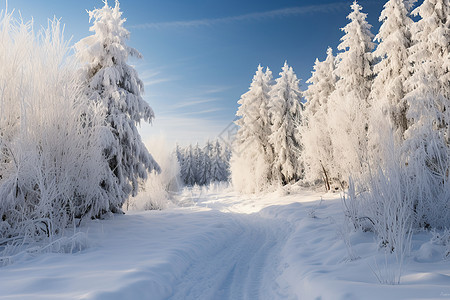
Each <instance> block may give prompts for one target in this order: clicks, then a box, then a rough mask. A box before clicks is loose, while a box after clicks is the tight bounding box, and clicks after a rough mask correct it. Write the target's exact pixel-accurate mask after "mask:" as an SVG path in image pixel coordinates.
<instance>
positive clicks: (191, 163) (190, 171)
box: [180, 145, 196, 186]
mask: <svg viewBox="0 0 450 300" xmlns="http://www.w3.org/2000/svg"><path fill="white" fill-rule="evenodd" d="M183 157H184V158H183V163H182V164H181V170H180V174H181V177H182V179H183V181H184V183H185V184H186V185H188V186H193V185H194V184H195V183H196V177H195V176H196V174H195V172H196V167H195V164H196V160H195V155H194V149H193V147H192V145H189V147H187V148H185V149H184V155H183Z"/></svg>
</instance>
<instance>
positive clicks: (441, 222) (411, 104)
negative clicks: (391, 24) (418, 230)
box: [402, 0, 450, 227]
mask: <svg viewBox="0 0 450 300" xmlns="http://www.w3.org/2000/svg"><path fill="white" fill-rule="evenodd" d="M449 5H450V4H449V1H446V0H425V1H424V2H423V3H422V5H420V6H419V7H417V8H416V9H415V10H414V11H413V13H414V14H418V15H419V16H420V18H421V19H420V20H419V21H417V22H416V23H414V24H413V25H412V29H411V32H412V37H413V42H414V44H413V46H411V48H410V53H411V60H412V63H413V67H412V71H413V75H412V76H411V77H410V78H409V79H408V80H407V81H406V85H407V86H408V88H409V90H410V92H409V93H408V94H407V95H406V98H405V99H406V103H407V106H408V110H407V114H406V117H407V119H408V129H407V130H406V131H405V142H404V145H403V148H402V152H403V155H404V160H405V165H406V168H407V174H408V177H409V178H411V179H412V180H413V181H414V184H413V185H412V186H414V188H415V189H416V190H415V192H414V193H413V194H414V195H415V199H414V200H413V203H414V208H415V212H416V220H415V221H416V224H419V225H420V226H425V227H426V226H429V225H431V226H448V219H449V218H448V217H449V214H448V207H447V205H448V201H449V200H450V195H449V193H448V191H449V190H450V180H449V179H450V178H449V167H448V166H449V164H450V150H449V143H448V126H449V125H448V124H449V118H448V112H449V109H450V107H449V102H450V100H449V96H450V90H449V82H448V78H449V77H448V76H449V75H448V74H449V70H448V69H447V68H446V67H445V61H446V60H447V59H448V55H449V47H450V29H449V24H450V21H449V19H450V18H449V13H450V7H449Z"/></svg>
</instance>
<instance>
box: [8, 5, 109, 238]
mask: <svg viewBox="0 0 450 300" xmlns="http://www.w3.org/2000/svg"><path fill="white" fill-rule="evenodd" d="M0 65H1V66H2V67H1V68H0V90H1V92H0V148H1V151H0V222H1V223H0V239H9V240H11V239H12V240H14V239H15V238H21V237H22V238H23V237H30V238H35V237H36V236H51V235H52V234H54V233H58V232H60V231H61V230H62V229H63V228H65V226H66V225H68V224H71V223H72V222H74V219H75V218H82V217H90V216H96V215H99V214H101V213H102V212H103V211H108V210H109V208H110V201H111V200H110V199H112V198H114V194H113V193H106V192H105V190H104V189H102V188H101V186H100V185H101V183H108V184H111V185H114V184H115V182H114V178H113V177H112V176H111V172H110V171H109V168H108V165H107V163H106V159H105V157H104V156H103V154H102V151H101V149H102V148H103V146H104V144H105V143H108V140H107V139H108V137H109V138H110V139H111V140H112V137H111V136H109V135H108V134H105V131H106V132H107V133H108V132H109V131H108V130H107V129H106V128H105V126H104V111H103V109H102V108H101V107H99V106H93V105H90V104H88V101H87V99H86V98H85V97H84V96H83V95H82V93H81V92H80V89H79V83H78V82H77V81H76V80H75V78H76V72H75V70H76V67H75V64H74V61H73V60H72V59H71V57H70V56H69V47H68V45H67V42H65V41H64V38H63V32H62V30H61V26H60V24H59V21H57V20H54V21H52V22H49V27H48V29H46V30H42V31H40V32H38V33H36V32H35V31H34V29H33V24H32V22H29V23H24V22H23V21H21V20H16V19H14V18H13V16H12V15H11V14H8V13H3V15H2V16H1V19H0ZM100 137H102V138H100Z"/></svg>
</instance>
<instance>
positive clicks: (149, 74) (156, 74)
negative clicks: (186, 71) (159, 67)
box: [140, 70, 174, 86]
mask: <svg viewBox="0 0 450 300" xmlns="http://www.w3.org/2000/svg"><path fill="white" fill-rule="evenodd" d="M140 77H141V80H142V81H143V82H144V85H145V86H150V85H155V84H158V83H163V82H170V81H174V79H173V78H170V77H164V76H161V72H160V71H149V70H145V71H143V72H142V74H141V76H140Z"/></svg>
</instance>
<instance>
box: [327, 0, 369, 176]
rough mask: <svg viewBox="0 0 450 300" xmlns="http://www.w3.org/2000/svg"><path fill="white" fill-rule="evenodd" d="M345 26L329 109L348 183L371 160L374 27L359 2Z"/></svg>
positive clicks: (337, 156)
mask: <svg viewBox="0 0 450 300" xmlns="http://www.w3.org/2000/svg"><path fill="white" fill-rule="evenodd" d="M351 8H352V12H351V13H350V14H349V15H348V17H347V18H348V19H349V20H350V22H349V23H348V24H347V25H346V26H345V27H344V28H343V29H342V31H344V33H345V34H344V36H343V37H342V38H341V43H340V44H339V46H338V50H341V51H342V52H340V53H339V54H338V55H337V65H336V70H335V74H336V76H337V77H338V78H339V80H338V81H337V83H336V89H335V90H334V92H333V93H332V94H331V96H330V103H329V109H328V116H329V122H330V123H329V124H330V133H331V140H332V143H333V149H334V154H333V156H334V159H335V163H336V172H337V174H338V176H339V179H340V180H342V181H344V182H346V181H347V180H348V177H349V175H350V174H351V173H353V172H356V173H360V172H362V171H363V169H364V168H363V166H364V164H365V162H366V160H367V157H366V156H367V126H368V124H367V119H368V109H369V106H370V105H369V102H368V97H369V93H370V88H371V85H372V77H373V73H372V53H371V52H372V50H373V48H374V43H373V42H372V40H373V34H372V33H371V32H370V28H371V26H370V25H369V24H368V23H367V21H366V14H364V13H362V12H361V9H362V8H361V6H360V5H359V4H358V3H357V2H356V1H355V2H353V4H352V5H351Z"/></svg>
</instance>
